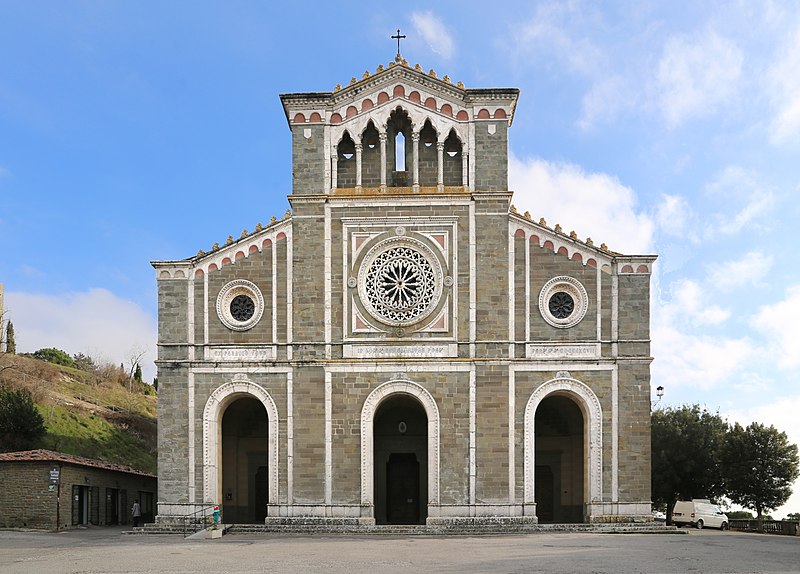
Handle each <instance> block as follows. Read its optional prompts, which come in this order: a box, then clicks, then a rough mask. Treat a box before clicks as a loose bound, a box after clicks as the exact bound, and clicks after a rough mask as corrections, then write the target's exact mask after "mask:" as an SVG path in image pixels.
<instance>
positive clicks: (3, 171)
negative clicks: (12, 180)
mask: <svg viewBox="0 0 800 574" xmlns="http://www.w3.org/2000/svg"><path fill="white" fill-rule="evenodd" d="M10 176H11V170H10V169H8V168H7V167H6V166H4V165H0V179H2V178H4V177H10Z"/></svg>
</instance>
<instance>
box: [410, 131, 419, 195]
mask: <svg viewBox="0 0 800 574" xmlns="http://www.w3.org/2000/svg"><path fill="white" fill-rule="evenodd" d="M411 141H412V142H413V144H412V145H413V147H412V149H413V150H414V157H413V160H412V163H413V167H412V169H413V170H414V179H413V180H412V181H413V182H414V185H413V187H412V189H413V190H414V191H415V192H419V132H414V133H412V134H411Z"/></svg>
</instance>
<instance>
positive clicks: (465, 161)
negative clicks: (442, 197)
mask: <svg viewBox="0 0 800 574" xmlns="http://www.w3.org/2000/svg"><path fill="white" fill-rule="evenodd" d="M468 180H469V158H467V152H466V150H465V149H464V146H463V145H462V146H461V184H462V185H463V186H464V191H466V190H467V189H468V188H469V182H468Z"/></svg>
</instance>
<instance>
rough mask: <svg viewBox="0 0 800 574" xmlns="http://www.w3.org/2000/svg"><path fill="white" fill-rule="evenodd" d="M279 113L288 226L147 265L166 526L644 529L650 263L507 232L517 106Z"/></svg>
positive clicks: (439, 83) (423, 88)
mask: <svg viewBox="0 0 800 574" xmlns="http://www.w3.org/2000/svg"><path fill="white" fill-rule="evenodd" d="M280 98H281V102H282V104H283V109H284V113H285V115H286V120H287V123H288V127H289V130H290V132H291V143H290V145H291V147H292V176H293V179H292V186H293V187H292V190H291V193H290V194H289V196H288V198H289V202H290V204H291V207H292V210H291V211H289V212H287V213H286V214H285V215H284V216H283V217H281V218H280V219H278V218H274V217H273V218H272V220H271V221H270V222H269V224H268V225H266V226H265V225H262V224H261V223H259V224H258V225H256V227H255V230H254V231H252V232H249V231H247V230H244V231H242V233H241V234H238V232H237V233H235V234H232V235H231V236H229V237H228V239H227V241H225V242H223V244H222V245H220V243H214V245H213V247H212V248H211V250H210V251H204V250H200V251H199V252H198V254H197V255H196V256H193V257H189V258H187V259H183V260H177V261H154V262H153V266H154V268H155V270H156V279H157V281H158V300H159V303H158V308H159V322H158V331H159V339H158V344H159V347H158V349H159V350H158V361H157V366H158V378H159V425H158V432H159V494H158V517H157V519H158V520H159V521H164V522H168V521H175V520H178V519H179V518H180V517H182V516H184V515H188V514H191V513H192V512H195V511H198V510H201V509H203V508H204V507H208V506H209V505H222V507H223V520H224V522H226V523H242V522H244V523H253V522H258V523H264V522H265V521H266V522H267V523H271V524H273V525H281V524H290V523H292V522H293V521H295V520H299V521H302V522H303V523H307V522H309V521H310V522H318V523H320V524H325V523H326V522H332V523H336V524H343V523H352V524H376V523H377V524H387V523H416V524H426V523H427V524H437V523H447V522H451V523H452V522H457V521H459V520H464V519H468V520H470V521H472V522H473V523H478V524H479V523H480V522H481V521H486V522H487V523H491V522H492V521H495V520H498V519H501V520H504V521H506V522H510V523H515V522H516V523H520V524H525V523H535V522H603V521H613V522H620V521H633V520H647V519H648V518H649V517H650V506H651V505H650V402H649V397H650V391H649V385H650V362H651V360H652V358H651V356H650V317H649V297H650V274H651V271H652V266H653V262H654V261H655V256H652V255H622V254H619V253H615V252H613V251H612V250H610V249H609V248H608V247H607V246H606V245H605V244H603V243H602V242H601V241H594V240H592V239H590V238H585V239H581V238H579V236H578V234H577V233H576V232H574V231H570V232H565V231H564V230H563V229H562V228H561V226H560V225H554V226H552V227H551V226H550V225H548V224H547V222H545V221H544V220H538V221H537V220H536V219H534V218H532V217H531V216H530V214H528V213H524V214H519V213H517V211H516V209H514V207H513V206H512V205H511V199H512V195H513V192H512V191H511V190H509V189H508V137H509V129H510V127H511V124H512V121H513V119H514V115H515V113H517V101H518V98H519V90H517V89H515V88H481V89H473V88H467V87H464V85H463V84H461V83H460V82H456V83H454V82H453V81H452V80H451V79H450V78H449V77H448V76H439V75H438V74H437V73H436V72H435V71H434V70H429V71H425V70H423V69H422V67H421V66H419V65H414V66H412V65H410V64H408V62H406V61H405V60H404V59H403V58H402V57H401V56H400V54H398V57H397V58H396V59H395V61H394V62H391V63H389V65H388V66H383V65H381V66H379V67H378V68H377V69H376V70H375V71H374V72H369V71H367V72H364V73H363V74H359V77H358V78H356V77H353V78H352V80H350V82H349V83H347V84H346V85H345V86H341V85H338V86H336V87H335V88H334V89H333V90H332V91H329V92H311V93H293V94H283V95H281V96H280ZM276 137H277V136H276ZM248 215H249V214H247V213H243V217H247V216H248ZM567 229H569V228H567ZM235 237H236V238H235ZM209 243H210V242H209Z"/></svg>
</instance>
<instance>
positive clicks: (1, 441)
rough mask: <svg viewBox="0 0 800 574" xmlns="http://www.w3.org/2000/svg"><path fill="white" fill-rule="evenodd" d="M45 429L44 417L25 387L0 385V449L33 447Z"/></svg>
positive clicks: (6, 450)
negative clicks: (15, 387)
mask: <svg viewBox="0 0 800 574" xmlns="http://www.w3.org/2000/svg"><path fill="white" fill-rule="evenodd" d="M45 430H46V429H45V425H44V419H43V418H42V415H41V414H39V411H38V410H37V409H36V405H35V404H34V402H33V398H32V397H31V393H30V392H29V391H28V390H27V389H8V388H6V387H0V451H3V452H8V451H16V450H26V449H29V448H33V446H35V445H36V442H37V441H38V440H39V439H40V438H41V437H42V436H43V435H44V433H45Z"/></svg>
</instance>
